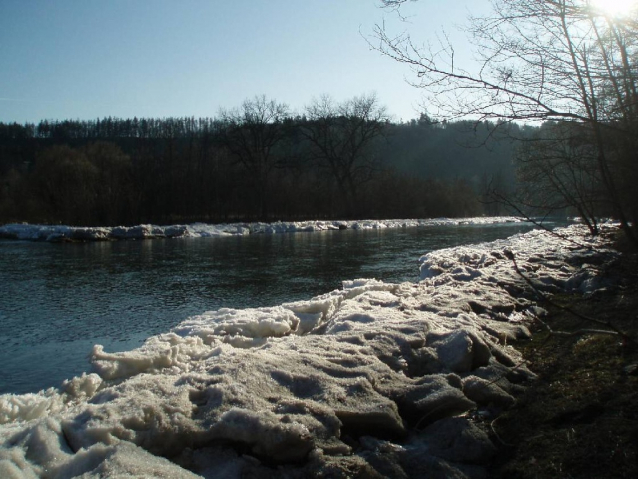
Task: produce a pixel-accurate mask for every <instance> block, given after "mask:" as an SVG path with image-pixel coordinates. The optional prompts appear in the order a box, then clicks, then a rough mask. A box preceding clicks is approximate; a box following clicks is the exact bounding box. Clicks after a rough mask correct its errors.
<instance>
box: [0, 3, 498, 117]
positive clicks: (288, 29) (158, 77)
mask: <svg viewBox="0 0 638 479" xmlns="http://www.w3.org/2000/svg"><path fill="white" fill-rule="evenodd" d="M488 5H489V1H488V0H453V1H447V2H443V1H441V0H419V1H417V2H410V3H409V4H407V7H406V8H405V9H404V10H403V14H404V16H405V17H407V18H406V19H405V20H401V18H399V16H398V15H397V14H396V13H395V12H392V11H388V10H384V9H381V8H380V2H379V0H179V1H178V0H100V1H97V0H0V121H2V122H18V123H24V122H38V121H40V120H43V119H47V120H65V119H79V120H91V119H96V118H103V117H106V116H113V117H118V118H133V117H138V118H142V117H153V118H163V117H171V116H172V117H184V116H186V117H191V116H193V117H196V118H198V117H214V116H216V115H217V114H218V113H219V111H220V109H222V108H223V109H228V108H234V107H238V106H240V105H241V103H242V102H243V101H244V100H245V99H247V98H252V97H254V96H255V95H262V94H263V95H266V96H267V97H268V98H269V99H275V100H277V101H278V102H283V103H286V104H288V105H289V106H290V108H291V110H292V111H294V112H297V113H301V112H303V109H304V107H305V106H306V105H308V104H309V103H310V102H311V101H312V100H313V98H316V97H318V96H320V95H323V94H328V95H330V96H332V97H333V98H334V99H335V100H337V101H343V100H346V99H349V98H352V97H354V96H359V95H362V94H370V93H376V95H377V97H378V99H379V101H380V103H381V104H382V105H385V106H386V107H387V109H388V112H389V113H390V114H391V115H392V117H393V120H394V121H408V120H410V119H412V118H417V117H418V116H419V114H420V112H421V111H422V109H421V106H420V105H421V103H422V102H421V97H422V92H420V91H419V90H418V89H416V88H414V87H412V86H410V85H409V84H408V83H407V82H406V79H411V78H413V77H411V72H410V70H409V69H408V68H407V67H406V66H405V65H400V64H398V63H396V62H394V61H392V60H391V59H389V58H386V57H383V56H382V55H381V54H380V53H379V52H377V51H375V50H373V49H371V47H370V45H369V44H368V42H367V41H366V39H368V40H371V41H373V42H374V39H373V37H372V35H373V29H374V27H375V25H378V24H385V26H386V28H387V30H388V31H390V32H396V33H400V32H403V31H409V32H410V33H411V34H412V35H413V36H414V38H415V39H417V40H418V41H423V42H425V41H429V40H433V39H435V35H436V34H437V32H441V31H442V30H445V31H446V32H452V33H453V32H455V31H456V30H455V27H456V26H458V25H461V24H464V23H466V19H467V16H468V14H469V13H470V12H471V13H474V14H477V13H481V9H486V8H487V6H488ZM484 11H485V10H484ZM453 40H455V46H456V49H457V54H460V55H464V54H465V51H466V50H469V49H468V46H469V45H468V42H467V41H466V40H465V36H464V35H463V34H462V33H460V32H459V33H458V34H454V35H453ZM467 55H468V57H467V58H469V53H468V54H467Z"/></svg>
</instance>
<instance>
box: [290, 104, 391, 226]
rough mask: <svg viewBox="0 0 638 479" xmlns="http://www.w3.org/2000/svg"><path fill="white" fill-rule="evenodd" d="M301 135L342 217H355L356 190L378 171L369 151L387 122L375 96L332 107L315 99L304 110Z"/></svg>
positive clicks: (376, 159) (386, 117) (372, 154)
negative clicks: (327, 178) (329, 182)
mask: <svg viewBox="0 0 638 479" xmlns="http://www.w3.org/2000/svg"><path fill="white" fill-rule="evenodd" d="M306 115H307V119H306V121H305V122H304V123H303V124H302V128H301V131H302V134H303V135H304V137H305V138H306V139H307V140H308V141H309V143H310V145H311V148H310V151H311V153H310V154H311V157H312V159H313V160H314V161H315V162H316V164H317V165H318V166H320V167H324V168H327V169H328V171H329V172H330V174H331V175H332V177H333V178H334V180H335V182H336V184H337V188H338V191H339V193H340V195H341V199H342V201H343V202H344V206H345V211H346V215H348V216H352V215H354V214H355V209H356V207H357V200H358V189H359V187H360V186H361V185H362V184H364V183H366V182H367V181H369V180H370V179H371V178H372V177H373V175H374V173H375V172H376V171H378V158H377V156H376V155H375V152H374V150H373V149H372V143H373V140H374V139H376V138H378V137H379V136H380V135H381V134H382V133H383V130H384V128H385V126H386V123H387V122H388V121H389V117H388V114H387V113H386V109H385V107H383V106H381V105H380V104H379V101H378V99H377V97H376V95H375V94H369V95H363V96H360V97H354V98H352V99H350V100H347V101H344V102H343V103H339V104H337V103H335V101H334V100H333V99H332V98H330V97H329V96H326V95H324V96H321V97H320V98H318V99H315V100H314V101H313V102H312V103H311V104H310V105H309V106H308V107H307V108H306Z"/></svg>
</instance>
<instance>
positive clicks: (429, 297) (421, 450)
mask: <svg viewBox="0 0 638 479" xmlns="http://www.w3.org/2000/svg"><path fill="white" fill-rule="evenodd" d="M609 227H611V226H609ZM558 233H560V234H561V235H563V237H562V238H561V237H559V236H556V235H554V234H551V233H549V232H546V231H542V230H534V231H531V232H528V233H525V234H519V235H516V236H513V237H511V238H508V239H506V240H499V241H495V242H491V243H482V244H477V245H474V246H464V247H456V248H449V249H443V250H437V251H435V252H432V253H429V254H427V255H425V256H423V257H422V258H421V261H420V263H421V270H420V271H421V281H420V282H418V283H402V284H386V283H382V282H380V281H376V280H374V279H357V280H353V281H346V282H344V283H343V288H342V289H340V290H335V291H332V292H330V293H327V294H324V295H322V296H318V297H315V298H312V299H310V300H308V301H300V302H294V303H287V304H282V305H280V306H277V307H269V308H254V309H244V310H234V309H220V310H217V311H211V312H205V313H203V314H201V315H199V316H195V317H191V318H189V319H187V320H185V321H184V322H182V323H181V324H179V325H178V326H177V327H175V328H174V329H173V330H171V331H170V332H167V333H165V334H161V335H158V336H154V337H151V338H149V339H148V340H147V341H146V342H145V344H143V345H142V346H140V347H139V348H137V349H134V350H132V351H127V352H120V353H109V352H107V351H104V349H103V348H102V347H101V346H99V345H96V346H95V347H94V349H93V352H92V358H91V362H92V367H93V372H92V373H91V374H88V375H83V376H82V377H76V378H73V379H70V380H68V381H66V382H64V384H62V386H61V387H60V388H59V389H54V388H51V389H48V390H46V391H40V392H38V393H34V394H24V395H12V394H7V395H3V396H0V424H1V425H0V477H3V478H25V477H27V478H28V477H45V478H68V477H76V476H81V477H83V478H90V477H166V478H168V477H171V478H180V477H184V478H186V477H206V478H220V477H223V478H240V477H260V478H261V477H266V478H268V477H272V478H275V477H277V478H280V477H284V478H286V477H287V478H307V477H344V478H345V477H370V478H374V477H392V478H421V477H428V478H429V477H435V478H444V477H445V478H448V477H453V478H465V477H467V478H475V477H485V465H486V464H487V463H488V462H489V461H490V460H491V459H492V458H493V456H494V455H495V454H497V453H498V450H497V448H496V447H495V445H494V444H493V443H492V441H491V440H490V437H489V435H488V433H487V432H486V431H485V430H484V429H483V428H481V426H480V424H481V422H480V421H476V420H474V419H475V418H476V417H483V418H486V417H487V418H493V417H496V415H498V413H499V411H502V410H504V409H506V408H508V407H510V406H511V405H512V403H513V402H514V401H515V398H516V396H517V394H520V392H521V390H523V389H524V387H525V384H526V383H528V382H529V381H532V380H533V379H534V374H533V373H532V372H530V371H529V370H528V369H527V368H526V367H525V365H524V363H522V362H521V356H520V354H519V353H518V352H517V350H516V348H515V345H516V342H517V341H520V340H524V339H526V338H528V337H529V336H530V332H529V329H528V326H529V325H530V324H531V323H532V322H533V321H535V318H536V317H538V316H540V315H543V314H544V311H543V309H542V308H540V307H539V306H538V305H536V304H535V303H534V295H533V294H532V293H533V292H532V290H531V289H530V287H529V286H528V284H527V283H526V282H525V281H524V280H523V279H522V278H521V277H520V275H518V274H517V273H516V271H515V269H514V268H513V264H512V261H510V260H509V259H508V258H507V255H508V254H509V252H512V253H513V254H514V255H515V257H516V259H517V262H518V265H519V267H520V269H521V270H522V271H523V273H524V274H525V275H526V276H527V277H528V278H529V279H530V280H531V281H532V282H534V284H536V285H538V288H540V289H541V290H543V291H545V292H548V293H554V292H560V291H581V292H583V293H593V292H595V291H596V290H597V289H600V288H603V287H606V286H609V285H606V283H605V282H604V280H603V279H602V276H601V275H599V274H598V272H599V268H601V267H602V265H603V264H605V263H606V262H608V261H613V260H615V259H616V258H617V255H616V253H615V252H614V251H613V250H611V249H609V248H608V245H606V244H605V240H604V239H602V238H592V237H589V236H586V231H585V229H584V228H583V227H582V226H577V225H574V226H570V227H567V228H562V229H560V230H559V231H558ZM592 247H594V248H592ZM488 422H489V421H488Z"/></svg>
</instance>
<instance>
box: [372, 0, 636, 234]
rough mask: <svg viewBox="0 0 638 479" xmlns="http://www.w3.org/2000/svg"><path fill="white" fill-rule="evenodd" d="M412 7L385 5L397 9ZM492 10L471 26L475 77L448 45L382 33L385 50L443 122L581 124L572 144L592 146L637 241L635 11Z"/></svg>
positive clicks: (510, 3) (506, 5) (571, 5)
mask: <svg viewBox="0 0 638 479" xmlns="http://www.w3.org/2000/svg"><path fill="white" fill-rule="evenodd" d="M405 1H406V0H392V1H388V0H385V1H383V3H384V4H385V5H386V6H388V7H392V8H398V7H399V6H400V5H401V4H403V3H405ZM492 6H493V13H492V15H490V16H487V17H481V18H472V19H470V22H469V27H468V29H467V30H468V32H469V34H470V36H471V37H472V44H474V45H475V46H476V56H477V58H478V59H479V63H478V65H477V68H476V69H475V70H470V68H469V67H467V66H466V67H465V68H460V67H459V65H458V64H457V63H455V51H454V48H453V46H452V45H450V44H449V43H448V42H446V41H445V40H444V41H443V42H441V44H440V45H439V47H438V48H437V49H434V48H419V47H417V46H416V44H415V43H414V42H413V41H412V39H411V38H410V36H409V35H408V34H402V35H399V36H391V35H389V34H388V32H387V31H386V30H385V29H384V28H383V27H379V26H378V27H377V28H376V30H375V32H376V38H377V40H378V46H377V49H378V50H379V51H380V52H382V53H383V54H385V55H387V56H389V57H390V58H393V59H394V60H396V61H399V62H401V63H404V64H407V65H409V66H410V67H411V68H412V69H413V70H414V72H415V73H416V74H417V81H416V82H415V83H414V84H415V86H418V87H420V88H423V89H425V90H426V91H427V92H429V94H430V105H431V107H433V108H434V109H436V111H437V115H438V117H439V118H442V119H448V120H449V119H457V118H473V119H475V120H478V121H480V120H497V122H500V123H497V124H503V123H508V122H514V121H522V122H542V121H558V122H563V123H572V124H575V125H578V127H577V128H566V131H573V132H575V134H576V136H574V137H570V138H565V141H567V142H574V141H576V140H578V139H581V141H584V142H585V143H586V144H587V145H588V146H589V147H590V148H591V154H592V155H593V158H594V160H595V165H596V170H595V174H596V176H597V178H596V182H599V183H600V185H601V186H602V189H603V191H604V194H605V196H606V200H607V201H608V203H609V204H610V205H611V207H612V209H613V214H614V216H615V217H616V218H617V219H618V220H619V221H620V223H621V225H622V228H623V230H624V231H625V232H626V233H627V235H628V236H629V237H630V238H631V239H632V240H633V241H634V242H637V239H636V235H635V233H634V232H633V230H632V229H631V228H630V224H631V222H632V221H633V224H634V225H636V220H637V219H638V209H637V208H638V202H637V201H636V199H637V198H636V194H635V190H636V188H635V184H636V183H635V181H636V180H638V173H637V168H638V166H637V162H636V151H637V150H636V142H637V141H638V140H636V138H637V135H636V133H637V132H638V128H637V126H638V101H637V100H638V94H637V90H636V80H637V79H638V17H637V16H636V13H635V12H634V14H632V15H631V16H627V17H623V18H619V17H611V16H606V15H605V14H604V13H602V12H601V11H599V10H597V9H596V8H594V7H593V5H592V4H591V3H590V2H589V1H588V0H493V1H492ZM539 140H540V141H544V140H543V139H542V138H539ZM610 140H613V141H610ZM529 160H531V157H530V158H529ZM541 161H545V160H544V159H543V158H542V155H541ZM556 193H558V194H561V193H560V191H558V190H557V191H556ZM565 199H566V200H569V201H573V200H578V199H577V198H574V197H570V198H565Z"/></svg>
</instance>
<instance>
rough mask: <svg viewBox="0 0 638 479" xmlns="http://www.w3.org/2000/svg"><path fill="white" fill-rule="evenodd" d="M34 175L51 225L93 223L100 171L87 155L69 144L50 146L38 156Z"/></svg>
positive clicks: (41, 203) (42, 204) (36, 188)
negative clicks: (96, 188) (59, 223)
mask: <svg viewBox="0 0 638 479" xmlns="http://www.w3.org/2000/svg"><path fill="white" fill-rule="evenodd" d="M32 175H33V178H34V179H33V184H34V186H35V193H36V196H37V197H38V199H39V200H40V207H41V208H42V212H41V213H40V215H41V216H44V217H45V218H46V220H47V222H63V223H67V224H72V225H87V224H92V222H93V218H92V211H93V207H94V204H95V187H96V183H97V178H98V169H97V167H96V166H95V165H93V164H92V163H91V162H90V161H89V160H88V159H87V158H86V155H85V154H84V153H82V152H80V151H78V150H74V149H72V148H70V147H69V146H67V145H61V146H57V145H56V146H52V147H49V148H47V149H45V150H43V151H42V152H41V153H40V154H39V155H38V157H37V159H36V164H35V168H34V170H33V172H32Z"/></svg>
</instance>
